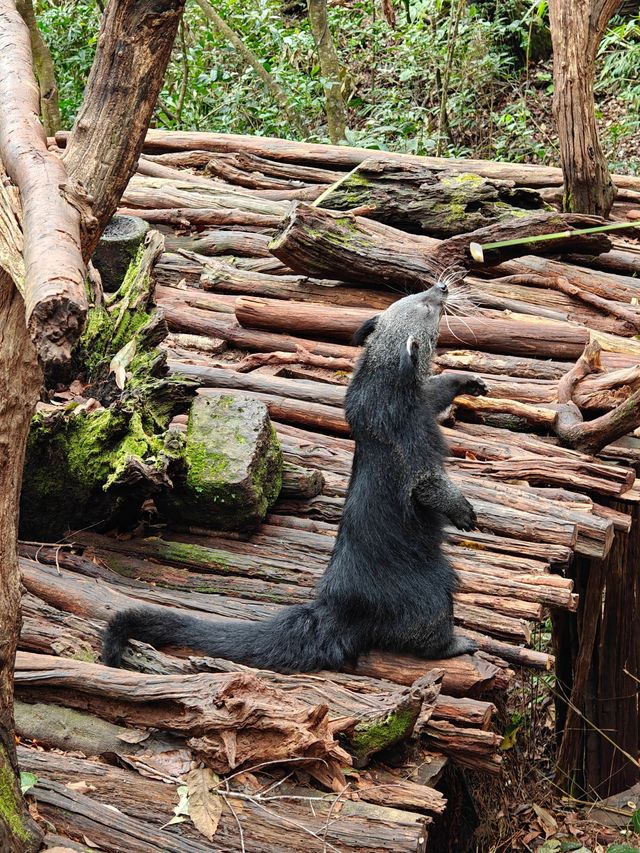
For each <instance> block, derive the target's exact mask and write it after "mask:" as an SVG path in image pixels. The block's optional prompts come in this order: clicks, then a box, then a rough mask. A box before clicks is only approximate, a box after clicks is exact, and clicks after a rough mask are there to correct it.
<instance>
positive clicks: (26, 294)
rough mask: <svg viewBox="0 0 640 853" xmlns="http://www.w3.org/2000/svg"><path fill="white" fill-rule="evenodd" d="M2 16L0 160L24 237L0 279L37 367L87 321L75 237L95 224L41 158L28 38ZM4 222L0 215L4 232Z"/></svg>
mask: <svg viewBox="0 0 640 853" xmlns="http://www.w3.org/2000/svg"><path fill="white" fill-rule="evenodd" d="M2 15H3V26H2V30H1V32H0V101H1V102H2V104H3V105H4V106H3V111H2V116H1V117H0V159H1V160H2V163H3V164H4V168H6V170H7V175H8V176H9V178H11V180H12V181H13V183H14V185H15V187H16V188H17V189H18V191H19V197H20V200H19V202H18V199H17V198H15V199H14V200H13V201H12V203H11V207H12V208H13V211H12V216H11V220H12V221H13V222H14V223H15V222H16V216H17V215H18V212H19V211H20V212H21V228H22V231H23V232H24V240H23V241H22V235H20V240H21V243H23V250H22V258H24V260H23V259H22V258H21V257H19V256H17V259H16V258H14V259H12V260H11V263H10V265H9V264H8V263H7V258H6V257H4V246H2V250H3V271H4V270H5V269H7V270H8V271H9V272H10V276H11V278H12V279H13V281H14V283H15V286H16V287H17V288H18V289H19V290H20V293H21V295H22V297H23V299H24V302H25V312H26V315H25V316H26V323H27V328H28V330H29V334H30V336H31V339H32V340H33V342H34V344H35V347H36V349H37V351H38V355H39V357H40V359H41V360H42V361H43V362H44V363H45V364H46V363H48V362H51V363H54V364H55V363H61V362H68V361H69V360H70V359H71V348H72V346H73V344H74V343H75V341H76V340H77V339H78V337H79V336H80V334H81V332H82V329H83V327H84V323H85V320H86V315H87V298H86V293H85V290H84V277H85V273H86V268H85V259H84V258H83V254H82V241H81V229H82V230H83V232H84V233H83V234H82V236H83V237H87V236H88V234H89V233H90V232H91V231H92V230H93V231H95V230H96V228H97V224H98V223H97V221H96V220H95V218H94V217H93V215H92V214H91V209H90V204H89V200H88V198H87V195H86V192H85V191H84V189H83V187H82V186H81V184H79V183H78V179H77V176H76V175H75V174H74V171H73V169H71V170H68V169H67V168H65V166H64V165H63V163H62V161H61V160H60V159H59V158H58V157H56V156H55V154H53V153H51V152H49V151H48V150H47V145H46V136H45V133H44V130H43V128H42V125H41V123H40V120H39V115H40V97H39V89H38V84H37V83H36V80H35V77H34V74H33V70H32V59H31V44H30V39H29V31H28V29H27V27H26V25H25V23H24V21H23V19H22V18H21V16H20V14H19V12H18V11H17V10H16V8H15V6H14V4H13V3H9V4H6V5H4V6H3V10H2ZM3 177H4V178H6V176H3ZM107 183H109V182H108V181H107ZM4 196H5V203H7V201H8V199H9V198H10V196H9V194H8V193H7V192H6V191H5V193H4ZM6 219H7V217H6V211H5V217H3V220H5V221H4V222H3V228H6V227H7V225H6ZM14 228H18V226H17V225H15V224H14ZM18 230H19V229H18ZM3 242H4V241H3ZM14 264H15V268H13V269H12V268H11V267H13V266H14ZM8 286H10V284H6V285H5V287H8Z"/></svg>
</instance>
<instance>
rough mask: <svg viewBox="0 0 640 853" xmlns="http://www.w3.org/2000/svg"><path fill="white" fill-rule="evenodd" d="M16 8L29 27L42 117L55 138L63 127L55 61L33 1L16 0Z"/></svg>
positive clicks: (48, 134)
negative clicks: (40, 27) (43, 33)
mask: <svg viewBox="0 0 640 853" xmlns="http://www.w3.org/2000/svg"><path fill="white" fill-rule="evenodd" d="M16 8H17V9H18V12H20V14H21V16H22V19H23V20H24V22H25V24H26V25H27V26H28V27H29V35H30V36H31V51H32V53H33V65H34V70H35V72H36V77H37V79H38V86H39V88H40V117H41V118H42V126H43V127H44V132H45V133H46V134H47V136H53V135H54V134H56V133H57V132H58V131H59V130H60V129H61V127H62V121H61V119H60V105H59V102H58V87H57V85H56V74H55V70H54V67H53V60H52V59H51V53H50V52H49V47H48V46H47V43H46V41H45V40H44V38H43V37H42V33H41V32H40V30H39V29H38V24H37V21H36V16H35V13H34V11H33V2H32V0H16Z"/></svg>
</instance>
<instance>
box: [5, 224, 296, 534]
mask: <svg viewBox="0 0 640 853" xmlns="http://www.w3.org/2000/svg"><path fill="white" fill-rule="evenodd" d="M162 250H163V238H162V236H161V235H160V234H159V233H158V232H155V231H154V232H150V233H149V235H148V237H147V239H146V242H145V245H144V246H142V247H140V249H139V250H138V253H137V256H136V258H135V260H134V261H133V263H132V264H131V266H130V267H129V270H128V272H127V274H126V276H125V278H124V281H123V282H122V284H121V286H120V288H119V290H118V291H117V293H115V294H113V295H111V296H108V297H107V298H106V299H104V300H102V298H101V297H98V298H96V300H95V304H94V305H93V307H92V309H91V311H90V313H89V319H88V323H87V328H86V330H85V332H84V334H83V336H82V338H81V340H80V341H79V344H78V346H77V347H76V350H75V354H74V365H73V370H72V373H73V377H67V379H70V378H77V379H79V381H80V382H81V383H82V386H83V390H82V398H81V399H80V400H78V401H74V402H72V403H69V404H67V405H51V404H41V405H40V407H39V410H38V412H37V413H36V415H35V417H34V419H33V423H32V427H31V430H30V434H29V441H28V446H27V457H26V464H25V475H24V483H23V489H22V497H21V508H20V516H21V529H20V532H21V536H22V537H23V538H27V539H31V540H42V541H55V540H57V539H59V538H60V537H61V536H64V535H65V534H66V533H68V532H69V531H73V530H78V529H83V528H86V527H88V526H90V527H92V528H93V529H104V528H106V527H113V526H118V527H130V526H132V525H134V524H135V523H136V522H137V520H138V519H139V516H140V510H141V507H142V505H143V504H144V502H145V501H146V500H148V499H149V498H151V499H153V500H154V501H155V503H156V505H157V506H158V507H159V508H167V507H168V508H170V511H171V518H172V519H174V520H179V521H181V522H183V523H185V524H202V525H209V526H212V527H218V528H229V527H233V528H240V527H243V526H246V525H251V524H255V523H257V522H259V521H260V520H261V519H262V518H263V517H264V515H265V513H266V511H267V509H268V507H269V506H270V504H271V503H272V502H273V500H274V499H275V497H277V494H278V492H279V490H280V485H281V481H282V458H281V454H280V449H279V445H278V442H277V439H275V434H274V431H273V428H272V426H271V424H270V422H269V419H268V416H267V413H266V409H265V407H264V406H263V405H262V404H261V403H258V402H257V401H254V400H247V401H245V402H244V403H242V404H241V402H238V403H237V404H236V402H235V401H234V406H233V407H227V409H225V408H224V403H223V402H220V401H219V403H218V411H217V414H216V416H211V417H210V416H209V408H208V407H207V401H206V400H204V399H201V398H198V400H197V401H196V405H195V407H194V411H193V412H192V414H191V418H190V427H189V432H188V435H187V437H186V440H185V438H184V436H183V435H181V434H180V433H179V432H177V431H174V430H172V429H171V428H170V424H171V421H172V419H173V418H174V416H175V415H177V414H182V413H186V412H187V411H188V410H189V406H190V405H191V402H192V399H193V397H194V394H195V392H196V387H197V386H196V384H195V383H194V382H193V381H192V380H190V379H187V378H185V377H179V376H176V375H171V376H169V374H168V368H167V363H166V361H167V356H166V352H165V351H164V350H162V349H160V348H159V347H158V345H159V344H160V343H161V342H162V340H163V339H164V338H165V337H166V335H167V333H168V329H167V325H166V322H165V320H164V316H163V313H162V311H161V310H160V309H159V308H158V307H157V306H156V305H155V302H154V290H155V288H154V280H153V274H152V270H153V265H154V263H155V261H156V259H157V258H158V257H159V255H160V253H161V252H162ZM214 402H215V401H211V407H210V411H211V412H212V411H213V409H214V408H215V406H214ZM256 407H258V408H259V409H260V411H254V409H255V408H256ZM239 409H242V412H240V411H238V410H239ZM205 410H206V411H205ZM225 414H226V417H225ZM241 415H243V416H244V423H242V419H243V418H242V416H241ZM243 466H244V467H243ZM174 485H175V487H176V489H177V491H178V492H179V497H177V498H176V499H175V500H173V499H170V498H169V497H168V496H169V494H170V493H171V491H172V490H173V489H174Z"/></svg>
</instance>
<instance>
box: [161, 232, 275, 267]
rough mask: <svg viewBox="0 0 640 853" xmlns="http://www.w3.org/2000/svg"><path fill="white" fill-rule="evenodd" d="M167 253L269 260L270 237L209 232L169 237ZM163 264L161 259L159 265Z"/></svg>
mask: <svg viewBox="0 0 640 853" xmlns="http://www.w3.org/2000/svg"><path fill="white" fill-rule="evenodd" d="M164 244H165V247H166V249H167V252H177V251H179V250H181V249H186V250H187V251H190V252H196V253H198V254H200V255H206V256H207V257H209V256H211V255H242V256H246V257H249V258H268V257H270V256H271V253H270V252H269V237H268V236H267V235H266V234H256V233H255V232H253V231H235V230H233V231H222V230H218V231H216V230H209V231H203V232H202V233H200V234H197V235H191V236H189V235H187V236H182V235H173V234H171V235H167V236H166V237H165V241H164ZM161 262H162V258H160V261H159V263H161Z"/></svg>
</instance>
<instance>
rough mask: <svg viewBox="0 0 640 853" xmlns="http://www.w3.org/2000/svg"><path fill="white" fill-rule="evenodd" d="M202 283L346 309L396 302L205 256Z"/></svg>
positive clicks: (334, 284)
mask: <svg viewBox="0 0 640 853" xmlns="http://www.w3.org/2000/svg"><path fill="white" fill-rule="evenodd" d="M200 283H201V286H202V287H203V288H204V289H205V290H212V291H215V292H220V293H237V294H241V295H243V294H244V295H247V294H248V295H255V296H266V297H269V298H272V299H287V300H291V299H293V300H297V301H300V302H323V303H327V304H329V305H345V306H347V307H348V308H362V307H365V308H371V309H373V310H381V311H383V310H384V309H385V308H388V307H389V305H391V304H392V303H393V302H395V301H396V298H397V297H396V295H394V294H390V293H384V292H383V291H376V290H370V289H368V288H367V289H364V288H357V287H351V286H349V287H347V286H340V284H339V282H334V281H330V280H327V279H314V278H309V277H308V276H303V275H277V276H275V275H267V274H256V273H247V272H245V271H243V270H238V269H237V268H236V267H233V266H231V265H230V264H225V263H223V262H220V261H215V262H213V261H212V259H208V260H207V262H206V263H205V264H203V267H202V274H201V277H200Z"/></svg>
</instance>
